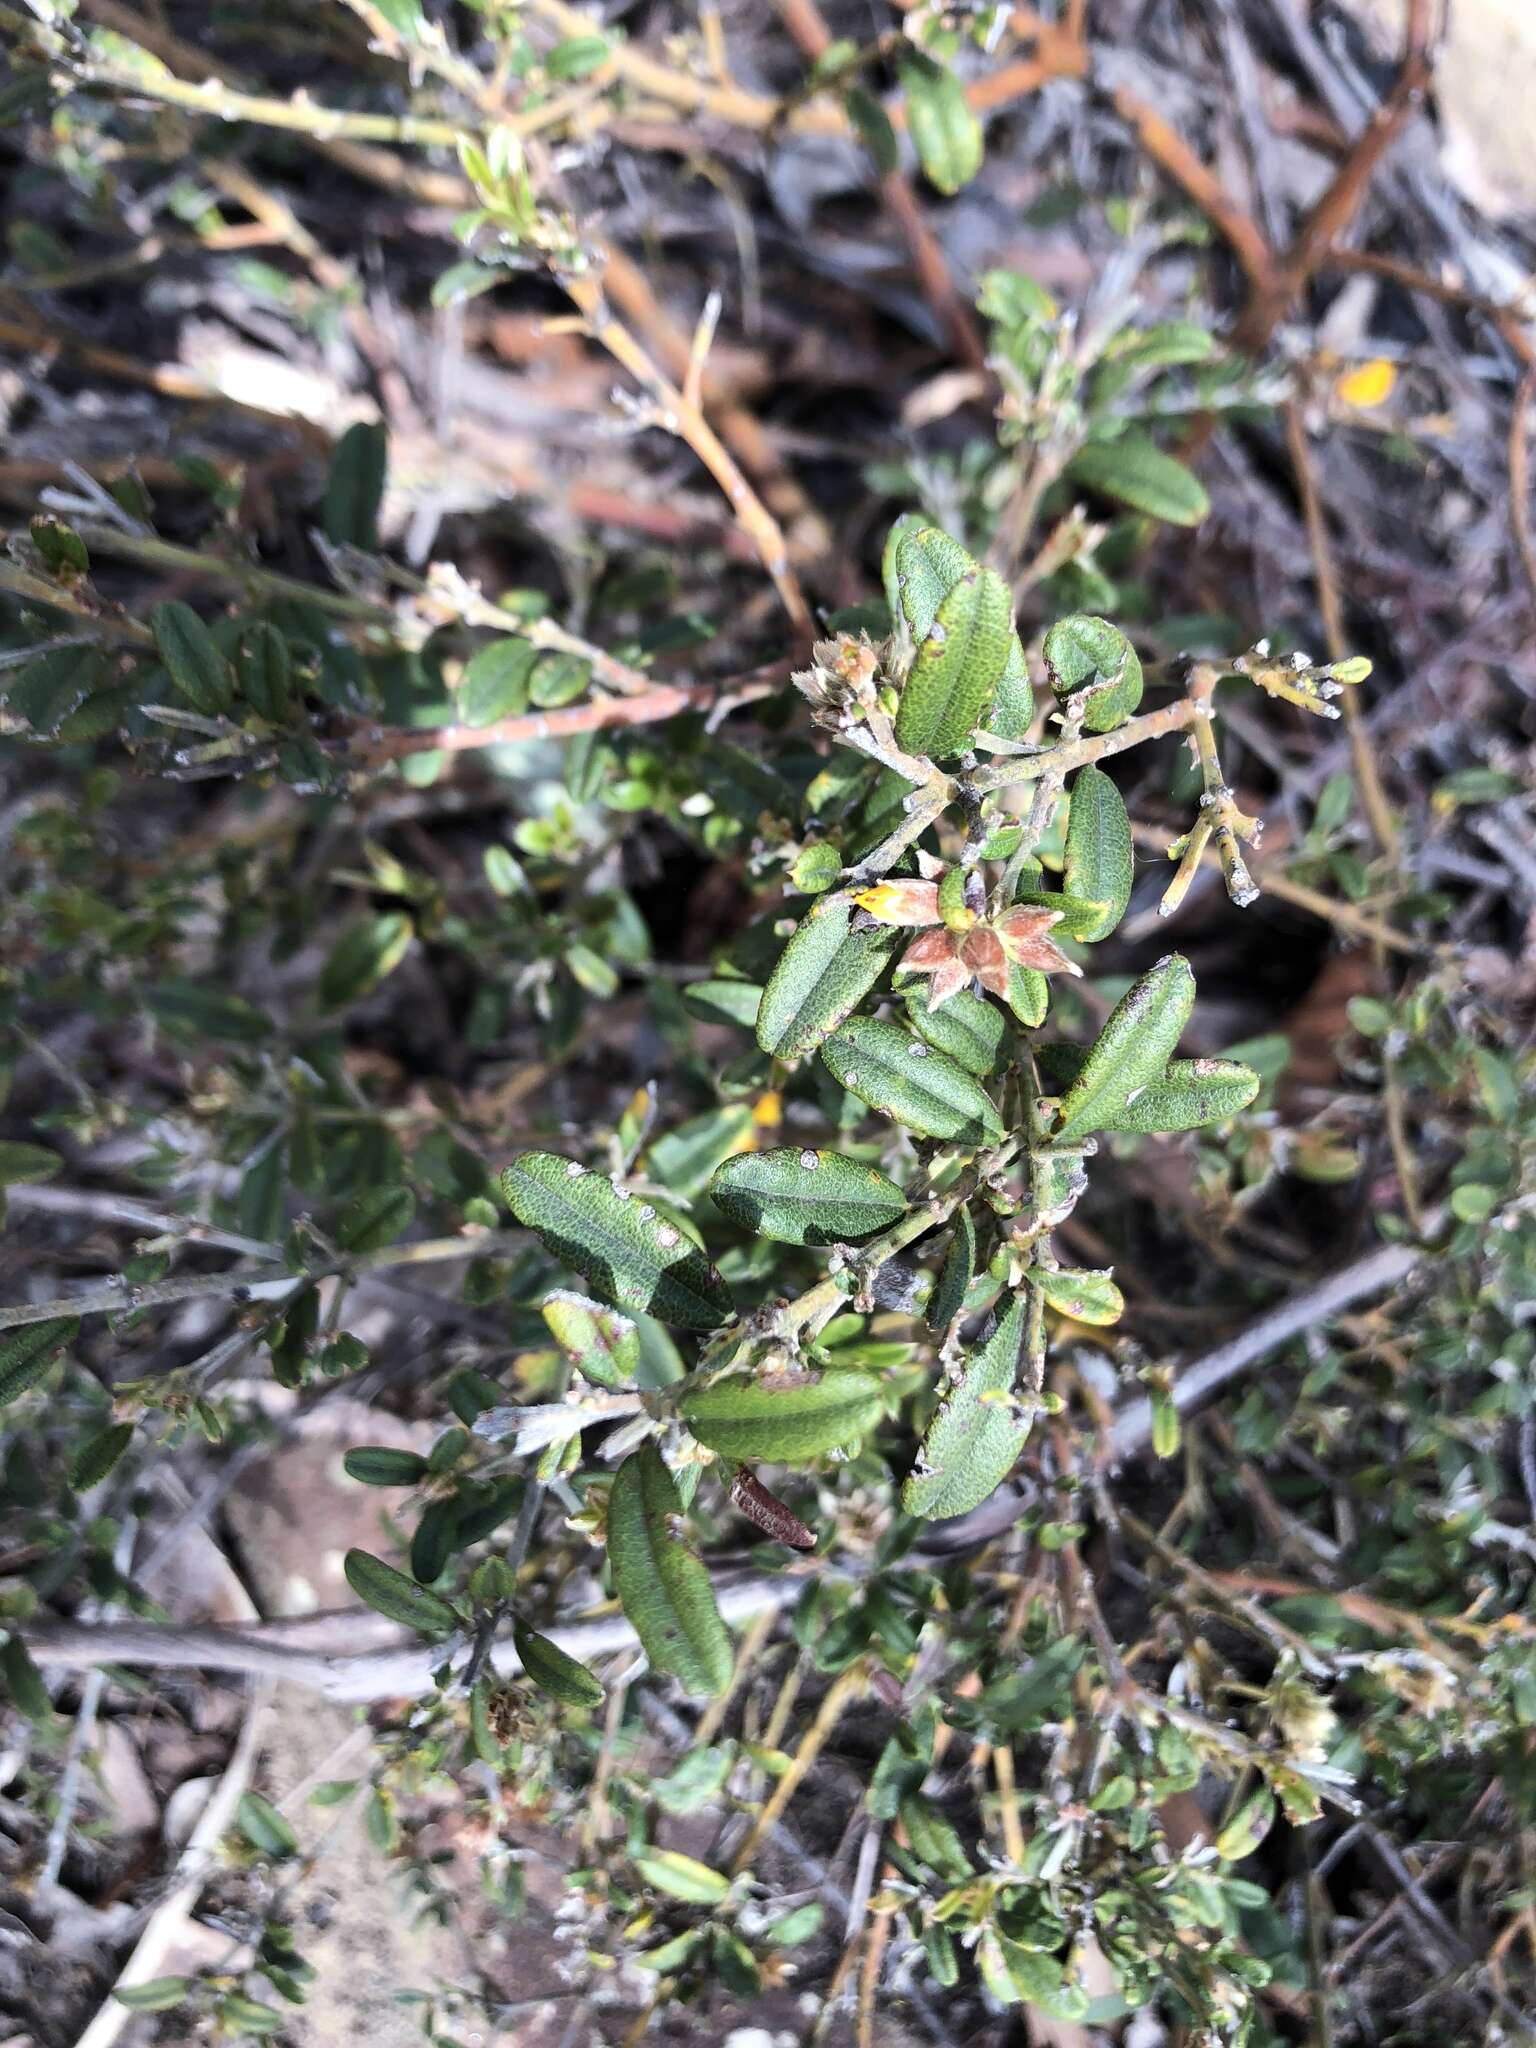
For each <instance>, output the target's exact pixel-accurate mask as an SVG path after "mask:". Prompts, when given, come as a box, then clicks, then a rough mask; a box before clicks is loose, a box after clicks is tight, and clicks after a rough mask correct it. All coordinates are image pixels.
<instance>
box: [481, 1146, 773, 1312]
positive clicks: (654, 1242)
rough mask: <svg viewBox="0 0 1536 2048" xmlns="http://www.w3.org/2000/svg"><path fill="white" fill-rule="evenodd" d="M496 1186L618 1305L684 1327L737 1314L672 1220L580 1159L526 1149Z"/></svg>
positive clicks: (520, 1216)
mask: <svg viewBox="0 0 1536 2048" xmlns="http://www.w3.org/2000/svg"><path fill="white" fill-rule="evenodd" d="M501 1187H502V1193H503V1194H504V1195H505V1196H506V1200H507V1205H508V1207H509V1208H510V1209H511V1211H512V1213H513V1215H514V1216H515V1217H516V1218H517V1220H518V1222H519V1223H522V1224H526V1225H527V1227H528V1228H529V1229H530V1230H531V1231H533V1233H534V1235H535V1236H536V1237H537V1238H538V1239H539V1241H540V1243H541V1244H542V1245H543V1246H544V1248H545V1250H546V1251H548V1252H551V1253H553V1254H554V1256H555V1257H556V1258H558V1259H561V1260H563V1262H564V1263H565V1264H566V1265H568V1266H569V1267H570V1268H571V1269H572V1271H574V1272H577V1273H580V1274H581V1276H582V1278H583V1279H585V1280H587V1281H589V1282H590V1283H591V1285H592V1286H594V1287H595V1288H596V1289H597V1290H598V1292H599V1294H602V1295H604V1296H606V1297H607V1299H608V1300H609V1301H610V1302H612V1303H613V1304H614V1306H615V1307H618V1308H623V1309H626V1310H628V1311H629V1312H631V1313H632V1314H646V1315H654V1316H656V1317H658V1318H659V1319H660V1320H661V1321H662V1322H664V1323H672V1324H674V1325H676V1326H677V1327H678V1328H680V1329H686V1330H713V1329H717V1328H718V1327H719V1326H720V1324H722V1323H726V1322H729V1321H730V1319H731V1316H732V1315H733V1314H734V1312H735V1311H734V1308H733V1306H732V1303H731V1297H730V1295H729V1293H728V1292H727V1290H726V1286H725V1283H724V1281H723V1280H722V1279H721V1278H720V1275H719V1274H718V1273H717V1272H716V1271H715V1269H714V1267H713V1266H712V1265H711V1264H710V1263H709V1261H708V1260H707V1259H706V1258H705V1257H704V1255H703V1253H702V1252H701V1251H699V1249H698V1247H697V1246H696V1245H694V1244H693V1243H691V1242H690V1241H689V1239H688V1238H686V1237H685V1236H684V1235H683V1233H682V1232H681V1231H680V1230H679V1229H678V1227H677V1225H676V1224H675V1223H671V1222H668V1221H666V1220H665V1219H664V1218H662V1217H659V1216H658V1215H657V1214H656V1210H655V1207H654V1205H653V1204H652V1203H650V1202H642V1201H640V1200H639V1199H638V1198H636V1197H635V1196H632V1195H631V1194H630V1192H629V1190H628V1188H625V1187H620V1186H616V1185H615V1184H614V1183H613V1182H612V1181H610V1180H608V1179H606V1178H605V1176H604V1175H602V1174H600V1173H590V1172H588V1170H587V1169H586V1167H584V1166H582V1165H581V1164H580V1162H579V1161H578V1160H574V1159H562V1158H560V1157H559V1155H558V1154H556V1153H553V1152H524V1153H522V1154H520V1155H519V1157H518V1158H516V1159H514V1160H513V1161H512V1164H511V1165H510V1166H509V1167H508V1168H507V1169H506V1171H505V1172H504V1173H503V1174H502V1176H501Z"/></svg>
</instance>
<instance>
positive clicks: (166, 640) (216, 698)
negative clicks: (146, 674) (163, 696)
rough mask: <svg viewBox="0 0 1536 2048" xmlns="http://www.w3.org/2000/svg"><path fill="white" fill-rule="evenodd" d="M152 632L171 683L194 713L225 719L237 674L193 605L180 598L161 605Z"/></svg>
mask: <svg viewBox="0 0 1536 2048" xmlns="http://www.w3.org/2000/svg"><path fill="white" fill-rule="evenodd" d="M149 629H150V631H151V632H152V633H153V634H154V636H155V645H156V647H157V648H158V649H159V650H160V659H161V660H162V661H163V662H164V663H165V665H166V667H167V668H168V669H169V670H170V675H171V681H172V682H173V683H174V684H175V685H176V687H177V689H178V690H180V692H181V694H182V695H183V696H184V697H185V698H186V700H187V702H188V703H189V704H190V705H191V706H192V708H193V710H194V711H200V712H201V713H202V714H203V716H204V717H205V718H221V717H222V716H223V715H224V713H225V712H226V711H228V710H229V708H230V706H231V705H232V704H233V703H234V701H235V672H234V670H233V669H232V668H231V667H230V665H229V663H228V662H227V661H226V660H225V659H224V656H223V655H222V654H221V653H220V651H219V647H218V643H217V642H216V641H215V639H214V637H213V635H212V634H211V633H210V632H209V630H208V628H207V627H206V626H205V625H204V624H203V622H202V620H201V619H200V618H199V617H198V615H197V613H196V612H195V611H193V609H192V607H191V605H189V604H183V603H182V601H181V599H180V598H179V597H173V598H168V599H167V600H166V601H165V602H164V603H163V604H157V605H156V606H155V608H154V610H153V611H152V612H151V613H150V615H149Z"/></svg>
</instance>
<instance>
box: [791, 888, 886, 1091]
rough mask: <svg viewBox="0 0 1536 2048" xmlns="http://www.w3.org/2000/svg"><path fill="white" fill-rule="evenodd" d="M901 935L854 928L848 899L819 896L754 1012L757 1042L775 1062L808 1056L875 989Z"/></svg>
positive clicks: (877, 927) (880, 927)
mask: <svg viewBox="0 0 1536 2048" xmlns="http://www.w3.org/2000/svg"><path fill="white" fill-rule="evenodd" d="M900 938H901V933H900V932H899V931H896V930H894V929H892V928H891V927H889V926H886V925H872V926H870V928H869V929H868V930H866V931H856V930H854V928H853V905H852V903H851V902H850V901H849V899H848V897H846V896H822V897H819V898H818V899H817V901H816V902H815V903H813V904H812V906H811V908H810V909H809V910H808V911H807V912H806V914H805V916H804V917H803V918H802V919H801V920H800V923H799V924H798V925H797V926H796V928H795V931H794V933H793V935H792V937H791V938H790V941H789V944H788V945H787V946H786V947H785V948H784V951H783V953H782V954H781V955H780V956H779V963H778V965H777V966H776V967H775V968H774V970H773V973H772V974H771V975H770V976H769V978H768V986H767V987H766V988H765V989H764V990H763V996H762V1002H761V1003H760V1005H759V1007H758V1012H757V1042H758V1044H759V1045H760V1046H761V1047H762V1049H763V1051H764V1052H766V1053H772V1054H773V1056H774V1058H775V1059H781V1060H793V1059H798V1058H799V1057H800V1056H801V1054H802V1053H807V1052H812V1051H814V1050H815V1048H816V1047H817V1046H818V1045H820V1044H821V1042H822V1040H823V1039H824V1038H825V1037H826V1036H827V1035H828V1033H829V1032H832V1031H835V1030H836V1029H837V1027H838V1025H839V1024H841V1023H842V1021H843V1019H844V1018H845V1017H846V1016H847V1015H848V1014H849V1013H850V1011H851V1010H853V1008H854V1007H855V1005H856V1004H857V1003H859V1002H860V1001H861V1000H862V998H863V997H864V996H866V995H867V994H868V993H869V991H870V990H871V989H872V988H873V987H874V985H875V983H876V982H877V981H878V980H879V978H880V974H881V971H882V970H883V968H884V967H885V964H886V962H887V961H888V960H889V959H890V957H891V954H892V952H893V951H894V950H895V948H896V945H897V943H898V941H899V940H900Z"/></svg>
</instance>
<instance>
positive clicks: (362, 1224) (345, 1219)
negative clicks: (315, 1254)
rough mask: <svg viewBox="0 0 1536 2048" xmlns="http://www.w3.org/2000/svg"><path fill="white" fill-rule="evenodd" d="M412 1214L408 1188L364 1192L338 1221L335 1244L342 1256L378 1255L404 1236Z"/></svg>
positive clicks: (353, 1199) (414, 1209) (352, 1201)
mask: <svg viewBox="0 0 1536 2048" xmlns="http://www.w3.org/2000/svg"><path fill="white" fill-rule="evenodd" d="M415 1214H416V1197H415V1196H414V1195H413V1194H412V1193H411V1191H410V1189H409V1188H401V1187H393V1188H392V1187H377V1188H365V1189H364V1190H363V1192H362V1193H361V1194H360V1195H354V1196H353V1197H352V1199H351V1201H350V1202H348V1204H347V1206H346V1207H345V1208H344V1209H343V1210H342V1212H341V1215H340V1217H339V1218H338V1219H337V1223H336V1242H337V1244H339V1245H340V1246H341V1248H342V1250H343V1251H345V1252H380V1251H382V1250H383V1249H384V1247H385V1245H387V1244H394V1243H396V1242H397V1241H398V1240H399V1239H400V1238H401V1237H402V1236H403V1235H404V1234H405V1232H406V1230H407V1229H408V1228H409V1227H410V1221H411V1218H412V1217H413V1216H414V1215H415Z"/></svg>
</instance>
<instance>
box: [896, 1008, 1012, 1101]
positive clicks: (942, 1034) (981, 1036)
mask: <svg viewBox="0 0 1536 2048" xmlns="http://www.w3.org/2000/svg"><path fill="white" fill-rule="evenodd" d="M903 1000H904V1002H905V1003H906V1008H907V1016H908V1018H909V1019H910V1020H911V1024H912V1028H913V1030H914V1031H915V1032H916V1033H917V1035H918V1037H919V1038H923V1039H926V1040H927V1042H928V1043H929V1045H931V1046H932V1047H933V1048H934V1050H935V1051H936V1052H942V1053H946V1054H948V1056H949V1058H950V1059H952V1060H958V1061H959V1063H960V1065H961V1066H962V1067H964V1068H965V1070H966V1072H967V1073H968V1074H974V1075H975V1076H976V1078H977V1080H979V1081H981V1080H986V1079H988V1078H989V1077H990V1076H991V1075H993V1074H995V1073H997V1072H998V1070H999V1069H1000V1068H1001V1066H1002V1063H1003V1051H1004V1041H1005V1040H1006V1039H1007V1036H1008V1020H1007V1019H1006V1018H1005V1017H1004V1015H1003V1013H1002V1011H1001V1010H1000V1009H998V1007H997V1005H996V1004H995V1003H989V1002H988V1001H987V999H986V997H985V996H979V995H977V994H976V992H975V991H974V989H968V988H962V989H957V990H956V992H955V993H954V994H953V995H952V996H951V997H950V998H949V999H948V1001H947V1002H944V1003H941V1004H940V1006H939V1007H938V1009H936V1010H930V1009H929V1007H928V990H927V987H926V985H925V986H923V987H921V988H914V989H909V990H908V992H907V994H906V996H905V997H904V998H903Z"/></svg>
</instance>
